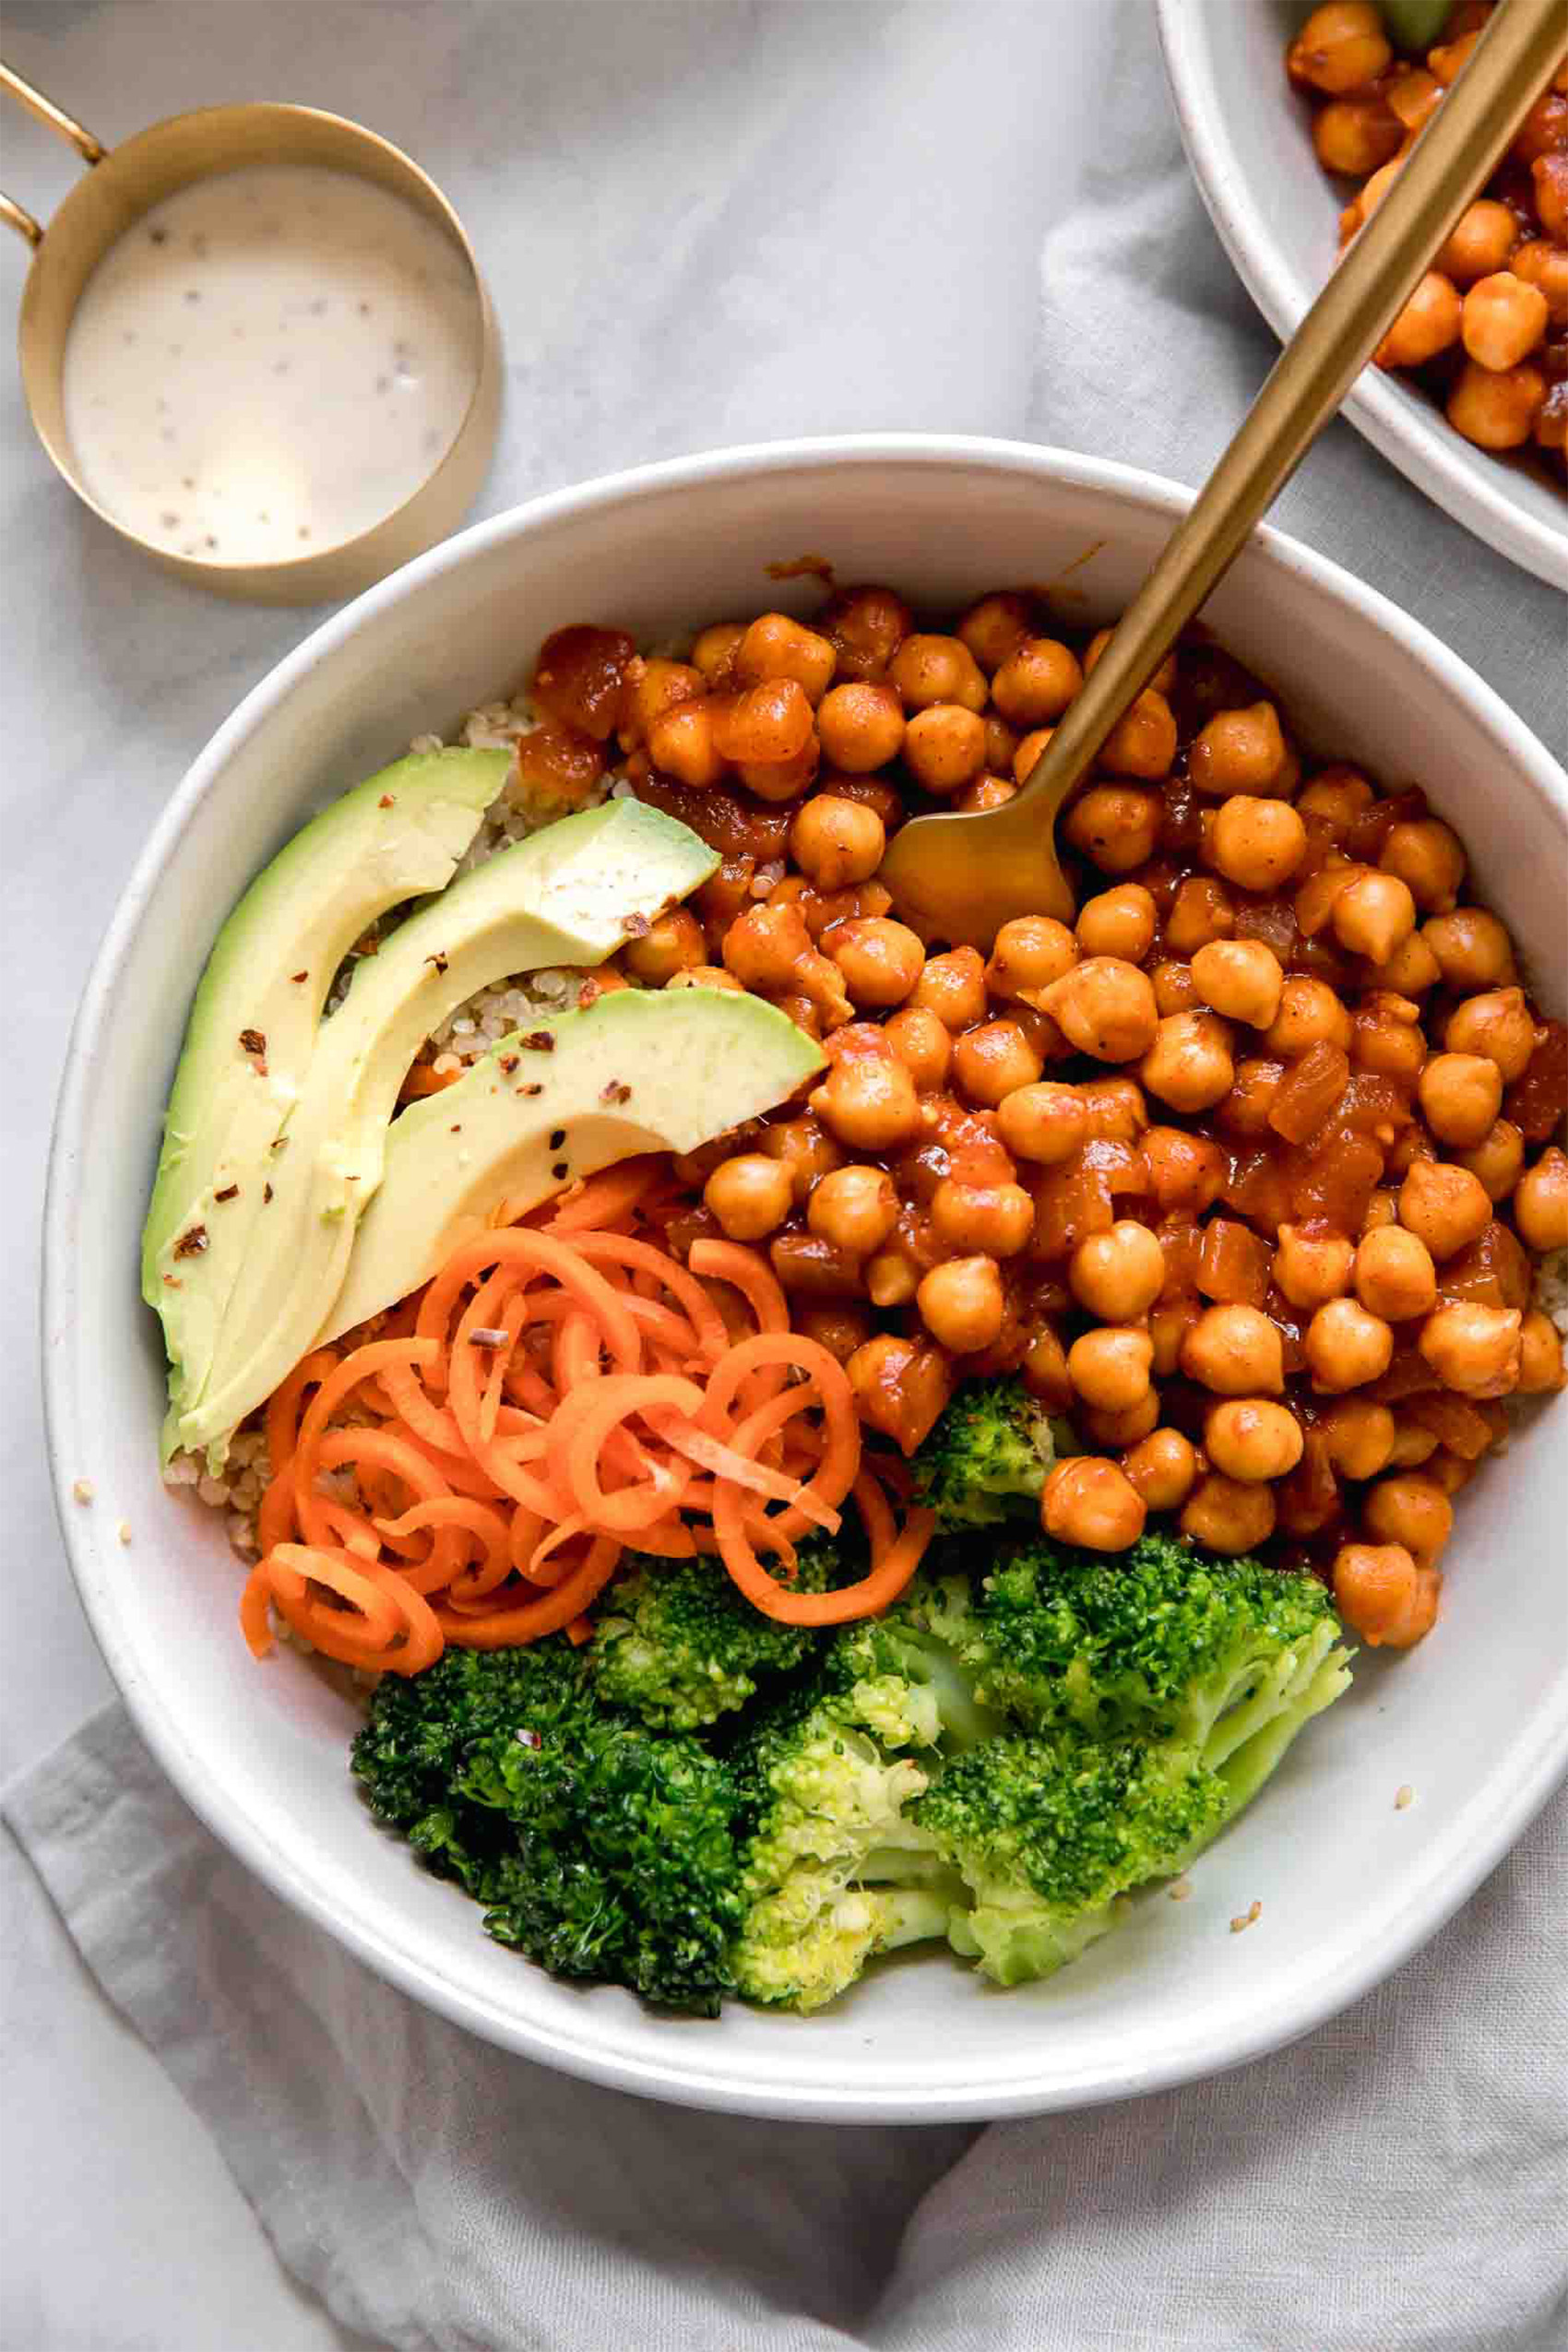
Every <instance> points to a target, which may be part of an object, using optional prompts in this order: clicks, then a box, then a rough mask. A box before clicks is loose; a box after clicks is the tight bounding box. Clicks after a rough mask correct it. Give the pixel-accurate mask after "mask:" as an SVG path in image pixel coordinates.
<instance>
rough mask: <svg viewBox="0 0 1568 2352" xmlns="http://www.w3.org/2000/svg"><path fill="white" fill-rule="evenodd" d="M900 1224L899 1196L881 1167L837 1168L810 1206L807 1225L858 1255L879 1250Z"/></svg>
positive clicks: (820, 1185)
mask: <svg viewBox="0 0 1568 2352" xmlns="http://www.w3.org/2000/svg"><path fill="white" fill-rule="evenodd" d="M897 1222H898V1194H897V1190H896V1188H895V1186H894V1182H893V1179H892V1177H891V1176H889V1175H888V1174H887V1173H886V1171H885V1170H883V1169H881V1168H863V1167H856V1166H850V1167H849V1168H836V1169H834V1170H832V1172H831V1173H830V1174H828V1175H826V1176H824V1177H823V1179H822V1181H821V1182H820V1183H818V1184H816V1185H815V1186H814V1189H813V1192H812V1195H811V1198H810V1200H809V1201H808V1202H807V1204H806V1223H807V1224H808V1225H809V1226H810V1228H811V1229H812V1231H813V1232H814V1233H820V1234H821V1236H822V1238H823V1240H824V1241H837V1244H838V1246H839V1247H840V1248H841V1249H845V1250H853V1251H854V1252H855V1253H856V1255H857V1256H861V1257H864V1256H869V1254H870V1253H871V1252H872V1251H873V1250H879V1249H880V1248H881V1247H882V1244H883V1243H884V1241H886V1239H887V1237H888V1235H889V1234H890V1233H891V1232H892V1230H893V1228H894V1227H895V1226H896V1225H897Z"/></svg>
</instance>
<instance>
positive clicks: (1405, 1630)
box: [1334, 1543, 1443, 1649]
mask: <svg viewBox="0 0 1568 2352" xmlns="http://www.w3.org/2000/svg"><path fill="white" fill-rule="evenodd" d="M1442 1585H1443V1579H1442V1577H1441V1576H1440V1575H1439V1574H1438V1573H1437V1571H1436V1569H1435V1568H1424V1569H1423V1568H1418V1567H1417V1565H1416V1563H1415V1562H1414V1561H1413V1560H1412V1559H1411V1557H1410V1555H1409V1553H1408V1551H1407V1550H1406V1549H1405V1547H1404V1545H1403V1544H1399V1543H1390V1544H1372V1543H1347V1544H1341V1545H1340V1547H1339V1550H1338V1551H1337V1552H1336V1555H1335V1561H1334V1605H1335V1607H1336V1609H1337V1610H1338V1611H1339V1614H1340V1616H1341V1617H1342V1618H1343V1619H1344V1621H1345V1622H1346V1624H1347V1625H1348V1627H1349V1628H1350V1631H1351V1632H1352V1633H1359V1634H1360V1638H1361V1640H1362V1641H1363V1642H1365V1643H1367V1644H1368V1645H1369V1646H1370V1647H1371V1648H1372V1649H1378V1648H1380V1647H1381V1646H1382V1645H1384V1643H1386V1644H1387V1645H1388V1646H1389V1647H1390V1648H1391V1649H1409V1648H1410V1647H1411V1646H1412V1645H1413V1644H1414V1643H1416V1642H1419V1641H1420V1639H1421V1637H1422V1635H1423V1634H1424V1633H1431V1629H1432V1626H1433V1625H1434V1624H1435V1623H1436V1621H1437V1599H1438V1594H1439V1592H1440V1591H1441V1589H1442Z"/></svg>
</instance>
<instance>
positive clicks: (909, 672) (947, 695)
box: [887, 636, 1013, 719]
mask: <svg viewBox="0 0 1568 2352" xmlns="http://www.w3.org/2000/svg"><path fill="white" fill-rule="evenodd" d="M887 675H888V681H889V683H891V685H892V686H893V687H894V689H895V690H896V692H897V695H898V699H899V701H900V702H901V703H902V704H903V706H904V707H905V709H906V710H925V709H927V708H928V707H930V705H931V704H932V703H936V702H956V703H962V704H963V706H964V708H965V709H966V710H974V711H980V710H983V709H984V708H985V704H986V684H985V678H984V676H983V674H982V672H981V671H980V665H979V663H978V662H977V661H976V659H975V658H974V655H973V654H972V653H971V652H970V651H969V648H968V646H967V645H966V644H965V643H964V641H963V639H962V638H961V637H938V636H911V637H906V638H905V639H904V642H903V644H902V645H901V646H900V647H898V650H897V653H896V654H895V655H894V657H893V659H892V660H891V662H890V663H889V664H888V670H887ZM996 707H997V708H998V710H999V711H1000V712H1001V713H1002V716H1003V718H1004V719H1011V718H1012V717H1013V713H1012V712H1011V711H1010V710H1009V709H1008V707H1007V706H1006V704H1005V703H1004V701H1003V700H1002V697H1001V696H1000V695H997V697H996Z"/></svg>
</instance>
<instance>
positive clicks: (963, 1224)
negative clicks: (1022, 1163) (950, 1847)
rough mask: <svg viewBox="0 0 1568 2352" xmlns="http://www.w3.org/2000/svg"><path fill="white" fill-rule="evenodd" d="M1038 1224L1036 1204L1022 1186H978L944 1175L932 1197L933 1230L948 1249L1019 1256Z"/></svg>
mask: <svg viewBox="0 0 1568 2352" xmlns="http://www.w3.org/2000/svg"><path fill="white" fill-rule="evenodd" d="M1034 1222H1035V1205H1034V1203H1033V1201H1032V1200H1031V1199H1030V1198H1029V1196H1028V1193H1026V1192H1025V1190H1024V1188H1023V1186H1022V1184H1013V1183H1000V1184H999V1183H980V1184H977V1183H970V1182H965V1181H964V1180H963V1179H962V1178H960V1177H956V1176H944V1178H943V1180H942V1182H941V1183H940V1184H938V1186H937V1188H936V1190H935V1192H934V1193H933V1194H932V1198H931V1224H932V1232H933V1233H934V1235H935V1236H936V1239H937V1241H938V1242H939V1243H940V1245H941V1246H942V1248H943V1249H944V1250H954V1251H960V1252H963V1251H973V1250H985V1251H988V1252H989V1253H990V1254H991V1255H992V1257H998V1258H1011V1257H1016V1255H1017V1253H1018V1252H1019V1251H1020V1250H1021V1249H1022V1248H1023V1247H1024V1244H1025V1243H1026V1242H1027V1241H1028V1238H1029V1235H1030V1234H1031V1233H1032V1232H1033V1231H1034Z"/></svg>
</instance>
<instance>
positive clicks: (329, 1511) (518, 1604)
mask: <svg viewBox="0 0 1568 2352" xmlns="http://www.w3.org/2000/svg"><path fill="white" fill-rule="evenodd" d="M667 1193H668V1186H667V1184H666V1183H665V1182H664V1178H663V1174H662V1163H661V1162H660V1161H659V1159H657V1158H653V1157H647V1158H642V1159H638V1160H630V1161H624V1162H623V1163H621V1164H620V1165H619V1166H617V1167H615V1168H612V1169H606V1170H602V1171H601V1172H600V1174H599V1175H597V1176H593V1177H590V1178H588V1180H587V1181H586V1182H584V1183H582V1184H581V1185H579V1186H577V1187H575V1188H574V1189H573V1190H572V1191H571V1192H570V1193H568V1194H565V1195H563V1196H562V1197H560V1198H558V1199H557V1200H555V1201H554V1202H552V1203H550V1204H547V1205H546V1206H545V1207H544V1208H542V1209H540V1210H539V1211H537V1212H531V1213H530V1214H529V1218H527V1220H526V1221H517V1220H516V1219H510V1218H509V1215H508V1221H505V1222H504V1221H501V1213H500V1212H498V1213H497V1219H496V1220H495V1221H493V1222H492V1223H491V1224H490V1225H489V1226H487V1227H486V1228H485V1229H483V1230H482V1231H481V1232H479V1233H476V1234H473V1235H470V1236H469V1238H468V1239H466V1240H465V1241H462V1242H460V1243H459V1244H458V1245H457V1248H456V1249H454V1250H453V1251H452V1252H451V1253H450V1254H449V1256H448V1257H447V1259H446V1261H445V1264H444V1265H442V1266H441V1267H440V1269H439V1270H438V1272H437V1273H436V1274H435V1275H434V1277H433V1278H432V1279H431V1280H430V1281H429V1282H427V1283H426V1284H425V1285H424V1286H423V1288H422V1289H421V1290H419V1291H417V1292H415V1293H413V1294H411V1295H410V1298H408V1299H407V1300H405V1301H403V1302H402V1303H401V1304H400V1305H399V1306H398V1308H397V1309H396V1310H395V1312H394V1313H393V1314H392V1315H391V1316H389V1317H388V1318H386V1320H385V1321H384V1322H383V1323H382V1324H380V1326H379V1327H378V1329H377V1336H375V1337H374V1338H367V1339H365V1340H363V1341H362V1343H361V1344H359V1345H355V1344H354V1338H353V1335H352V1334H350V1337H349V1339H348V1341H347V1342H345V1343H339V1345H338V1346H336V1347H334V1348H318V1349H315V1351H314V1352H313V1353H312V1354H310V1355H308V1356H306V1357H305V1358H304V1359H303V1360H302V1361H301V1362H300V1363H299V1364H297V1365H296V1366H295V1367H294V1369H293V1371H292V1372H290V1374H289V1375H288V1378H287V1379H286V1380H284V1381H282V1382H281V1383H280V1384H279V1387H278V1388H277V1390H276V1391H275V1392H274V1394H273V1396H272V1397H271V1398H270V1400H269V1402H268V1404H267V1409H266V1435H267V1459H268V1465H269V1469H270V1477H269V1479H268V1482H267V1488H266V1490H265V1491H264V1493H263V1496H262V1501H261V1505H260V1509H259V1512H258V1514H257V1519H256V1535H257V1540H258V1543H259V1545H260V1550H261V1557H260V1559H259V1560H258V1561H257V1562H256V1564H255V1567H254V1569H253V1570H252V1571H251V1573H250V1574H249V1576H248V1577H247V1579H246V1581H245V1585H244V1591H243V1592H242V1594H241V1597H240V1623H241V1630H242V1632H243V1633H244V1639H245V1641H246V1643H247V1645H248V1646H249V1647H250V1649H251V1650H252V1652H253V1654H254V1655H255V1657H265V1656H266V1655H267V1652H268V1651H269V1650H271V1648H272V1647H273V1644H274V1639H275V1633H276V1628H277V1626H278V1624H279V1621H281V1622H282V1623H283V1624H285V1625H287V1626H288V1627H289V1628H290V1629H291V1632H292V1633H294V1634H295V1635H296V1636H297V1637H298V1639H299V1640H300V1641H302V1642H307V1643H309V1644H310V1645H312V1646H313V1647H315V1649H317V1650H320V1651H322V1652H323V1653H324V1654H325V1655H326V1656H327V1657H331V1658H334V1659H337V1660H338V1661H339V1662H340V1663H342V1664H345V1665H349V1666H353V1667H358V1668H361V1669H366V1670H369V1671H371V1672H389V1673H395V1674H415V1673H418V1672H420V1671H421V1670H422V1668H423V1667H424V1666H427V1665H429V1664H430V1663H432V1662H433V1660H434V1658H436V1657H439V1656H440V1654H441V1651H442V1649H443V1648H444V1647H445V1645H447V1644H454V1645H458V1646H460V1647H466V1648H471V1649H499V1648H505V1647H508V1646H511V1645H516V1644H522V1643H528V1642H534V1641H539V1640H540V1639H541V1638H542V1637H543V1636H544V1635H546V1634H549V1633H559V1632H564V1633H565V1634H566V1635H567V1638H568V1639H569V1640H572V1641H574V1642H580V1641H584V1640H587V1639H588V1635H589V1633H591V1630H592V1622H591V1612H592V1609H593V1605H594V1603H595V1601H596V1600H597V1599H598V1598H599V1596H600V1593H601V1592H602V1591H603V1590H604V1588H605V1586H607V1585H608V1584H609V1583H610V1581H611V1579H612V1577H613V1575H614V1574H615V1573H616V1570H617V1568H618V1566H619V1564H620V1562H621V1557H622V1552H623V1548H624V1546H625V1545H628V1544H630V1545H632V1546H634V1547H635V1548H636V1550H637V1551H638V1552H639V1553H641V1554H644V1555H646V1556H647V1557H649V1558H651V1559H656V1560H691V1559H695V1558H696V1557H698V1556H712V1557H713V1558H714V1562H715V1573H716V1574H717V1573H719V1571H720V1570H722V1571H723V1572H724V1573H727V1574H729V1575H730V1576H731V1578H732V1579H733V1581H734V1583H735V1584H736V1586H738V1587H739V1589H740V1590H741V1591H742V1593H743V1594H744V1595H745V1596H746V1598H748V1600H750V1601H751V1602H752V1604H753V1605H754V1607H755V1608H756V1609H758V1610H761V1611H762V1613H763V1614H764V1615H766V1616H768V1617H772V1618H776V1619H778V1620H779V1621H782V1622H784V1623H789V1624H800V1625H833V1624H841V1623H844V1622H847V1621H849V1620H851V1619H854V1618H859V1617H864V1616H868V1615H872V1614H873V1613H874V1612H875V1611H876V1610H881V1609H885V1608H886V1607H887V1605H888V1603H889V1602H890V1601H891V1600H893V1599H894V1598H897V1594H898V1593H899V1592H901V1591H902V1590H903V1588H904V1586H905V1585H906V1584H908V1582H909V1578H910V1576H912V1575H913V1574H914V1572H915V1569H916V1567H917V1566H918V1565H919V1562H920V1560H921V1555H922V1553H923V1552H924V1550H925V1549H926V1546H927V1545H928V1544H929V1542H930V1540H931V1537H932V1516H931V1515H930V1514H929V1513H928V1512H924V1511H921V1510H916V1509H913V1508H911V1507H910V1506H909V1482H908V1479H907V1478H901V1477H900V1476H899V1475H898V1473H897V1467H896V1466H895V1467H889V1465H888V1464H886V1463H885V1462H884V1461H883V1459H882V1458H881V1457H880V1456H876V1457H873V1456H870V1455H863V1454H862V1450H861V1430H860V1422H859V1420H858V1418H857V1416H856V1412H855V1403H854V1396H853V1393H852V1391H851V1389H850V1386H849V1378H848V1375H847V1374H846V1372H845V1371H844V1368H843V1366H842V1365H841V1364H840V1363H839V1361H838V1360H837V1357H835V1356H834V1355H832V1354H831V1353H830V1352H829V1350H828V1349H827V1348H824V1347H823V1346H821V1345H820V1344H819V1343H818V1342H817V1341H815V1340H813V1339H808V1338H807V1337H805V1336H804V1335H803V1334H802V1333H800V1332H797V1331H794V1330H792V1329H791V1328H790V1310H789V1302H788V1301H787V1300H786V1298H785V1295H784V1292H783V1290H782V1289H781V1288H780V1286H779V1283H778V1277H776V1275H775V1274H774V1272H773V1269H772V1266H771V1265H769V1264H768V1261H767V1259H766V1256H765V1255H764V1254H763V1253H761V1252H759V1251H757V1250H754V1249H750V1248H747V1247H745V1246H744V1245H743V1244H742V1243H739V1242H734V1241H718V1240H714V1239H711V1238H708V1239H699V1240H698V1241H694V1242H693V1243H692V1245H691V1250H690V1253H689V1260H688V1263H687V1264H685V1265H682V1264H681V1263H680V1262H679V1261H678V1260H677V1259H676V1258H675V1257H673V1256H672V1255H671V1253H670V1252H669V1251H668V1250H667V1249H665V1248H663V1247H660V1246H659V1244H658V1243H656V1242H655V1241H652V1240H650V1239H648V1238H647V1232H646V1231H645V1230H643V1229H635V1228H636V1227H637V1226H638V1219H639V1217H642V1218H646V1217H647V1215H648V1205H649V1201H650V1195H657V1197H658V1198H659V1200H661V1201H664V1200H665V1199H666V1195H667ZM373 1327H374V1326H373ZM851 1496H852V1497H853V1501H854V1504H855V1508H856V1511H857V1513H858V1515H859V1518H860V1520H861V1525H862V1526H863V1527H864V1529H865V1534H866V1538H867V1540H868V1543H869V1546H870V1552H871V1565H870V1568H869V1570H868V1572H867V1574H865V1575H864V1576H862V1577H861V1580H860V1582H859V1583H858V1584H855V1585H852V1586H848V1587H846V1588H845V1589H844V1590H842V1591H839V1592H833V1593H807V1592H802V1591H801V1590H799V1589H797V1587H796V1584H795V1578H796V1575H797V1556H796V1546H797V1544H798V1543H799V1542H800V1540H801V1539H802V1538H803V1537H805V1536H807V1535H809V1534H812V1533H814V1532H816V1531H818V1530H824V1531H826V1532H827V1533H828V1534H837V1532H838V1530H839V1528H840V1526H842V1523H843V1512H844V1509H845V1507H846V1505H847V1504H848V1503H849V1499H850V1498H851Z"/></svg>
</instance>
